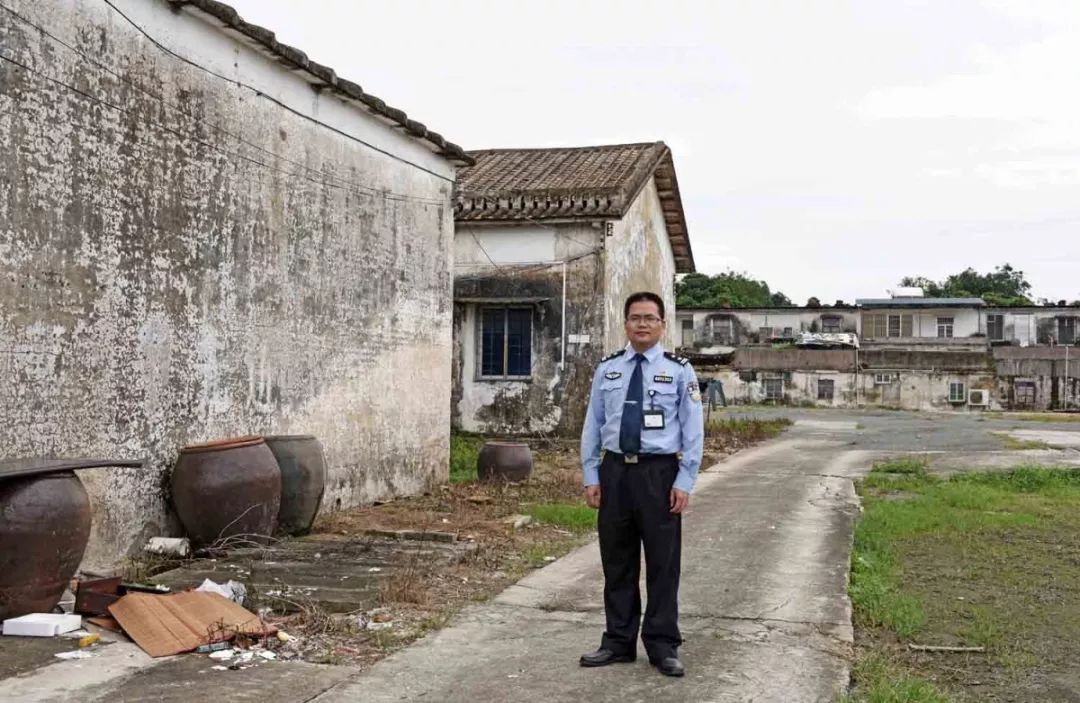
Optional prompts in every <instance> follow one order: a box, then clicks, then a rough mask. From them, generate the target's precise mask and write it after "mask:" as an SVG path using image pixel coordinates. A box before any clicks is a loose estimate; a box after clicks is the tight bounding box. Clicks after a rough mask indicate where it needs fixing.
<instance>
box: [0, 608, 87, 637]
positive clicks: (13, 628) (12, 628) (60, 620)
mask: <svg viewBox="0 0 1080 703" xmlns="http://www.w3.org/2000/svg"><path fill="white" fill-rule="evenodd" d="M81 627H82V616H81V615H68V614H66V613H65V614H63V615H60V614H54V613H31V614H30V615H23V616H22V617H18V618H8V619H7V620H5V621H4V634H5V635H17V636H22V637H56V636H57V635H62V634H63V633H65V632H71V631H72V630H78V629H79V628H81Z"/></svg>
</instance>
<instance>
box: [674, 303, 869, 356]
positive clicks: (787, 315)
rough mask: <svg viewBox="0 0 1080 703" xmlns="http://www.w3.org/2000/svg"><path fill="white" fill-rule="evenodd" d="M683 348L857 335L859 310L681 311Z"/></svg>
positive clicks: (844, 307) (841, 306)
mask: <svg viewBox="0 0 1080 703" xmlns="http://www.w3.org/2000/svg"><path fill="white" fill-rule="evenodd" d="M678 325H679V337H678V341H679V346H680V347H682V348H684V349H689V348H694V349H697V350H699V351H700V352H702V353H705V352H706V351H707V350H712V349H717V348H721V349H722V348H724V347H729V348H732V349H734V348H735V347H739V346H746V345H750V344H771V343H773V342H775V341H793V340H795V339H796V338H797V337H798V336H799V335H800V334H802V333H805V332H810V333H814V334H845V333H846V334H856V333H857V332H858V327H859V310H858V308H856V307H855V306H854V305H845V304H843V303H842V302H838V303H837V304H836V305H835V306H822V307H813V308H811V307H782V308H708V309H705V308H703V309H680V310H679V313H678Z"/></svg>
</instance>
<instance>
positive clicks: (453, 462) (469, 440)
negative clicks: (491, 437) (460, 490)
mask: <svg viewBox="0 0 1080 703" xmlns="http://www.w3.org/2000/svg"><path fill="white" fill-rule="evenodd" d="M483 447H484V440H483V438H481V437H474V436H473V435H467V434H458V433H453V434H451V435H450V483H467V482H469V481H475V480H476V460H477V459H479V458H480V450H481V449H483Z"/></svg>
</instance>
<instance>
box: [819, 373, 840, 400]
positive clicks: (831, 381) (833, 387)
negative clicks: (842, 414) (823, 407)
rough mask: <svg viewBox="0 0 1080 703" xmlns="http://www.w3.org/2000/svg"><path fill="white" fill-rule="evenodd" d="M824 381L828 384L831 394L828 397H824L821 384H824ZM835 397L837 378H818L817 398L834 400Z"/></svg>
mask: <svg viewBox="0 0 1080 703" xmlns="http://www.w3.org/2000/svg"><path fill="white" fill-rule="evenodd" d="M823 383H827V384H828V386H827V387H828V389H829V395H828V396H826V397H822V395H821V391H822V388H821V384H823ZM835 397H836V379H833V378H819V379H818V380H817V399H818V400H833V399H834V398H835Z"/></svg>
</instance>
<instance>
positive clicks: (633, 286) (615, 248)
mask: <svg viewBox="0 0 1080 703" xmlns="http://www.w3.org/2000/svg"><path fill="white" fill-rule="evenodd" d="M612 230H613V231H612V236H611V237H608V239H607V244H606V247H607V252H606V261H607V263H606V270H605V276H606V286H605V289H604V298H605V306H606V311H607V312H606V314H605V323H604V324H605V330H606V332H605V334H604V348H605V349H610V350H612V351H613V350H616V349H621V348H622V347H624V346H626V332H625V328H624V325H623V304H624V303H625V302H626V297H627V296H628V295H630V294H631V293H634V292H637V291H642V290H648V291H652V292H654V293H656V294H658V295H659V296H660V297H661V298H663V300H664V306H665V307H666V313H667V318H668V325H667V332H666V334H665V336H664V339H663V340H662V343H663V345H664V346H665V347H666V348H667V349H674V348H675V347H676V346H677V340H678V333H679V330H678V325H677V323H676V319H677V314H676V310H675V259H674V256H673V255H672V252H671V243H670V242H669V241H668V235H667V226H666V225H665V224H664V212H663V209H662V208H661V205H660V196H659V195H658V194H657V192H656V183H655V182H654V179H652V178H650V179H649V182H648V184H646V186H645V187H644V188H642V190H641V193H640V194H639V195H638V196H637V198H636V199H635V200H634V202H633V204H631V206H630V208H629V209H628V210H627V212H626V214H625V215H623V217H622V219H621V220H619V221H617V222H615V223H614V226H613V227H612Z"/></svg>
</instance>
